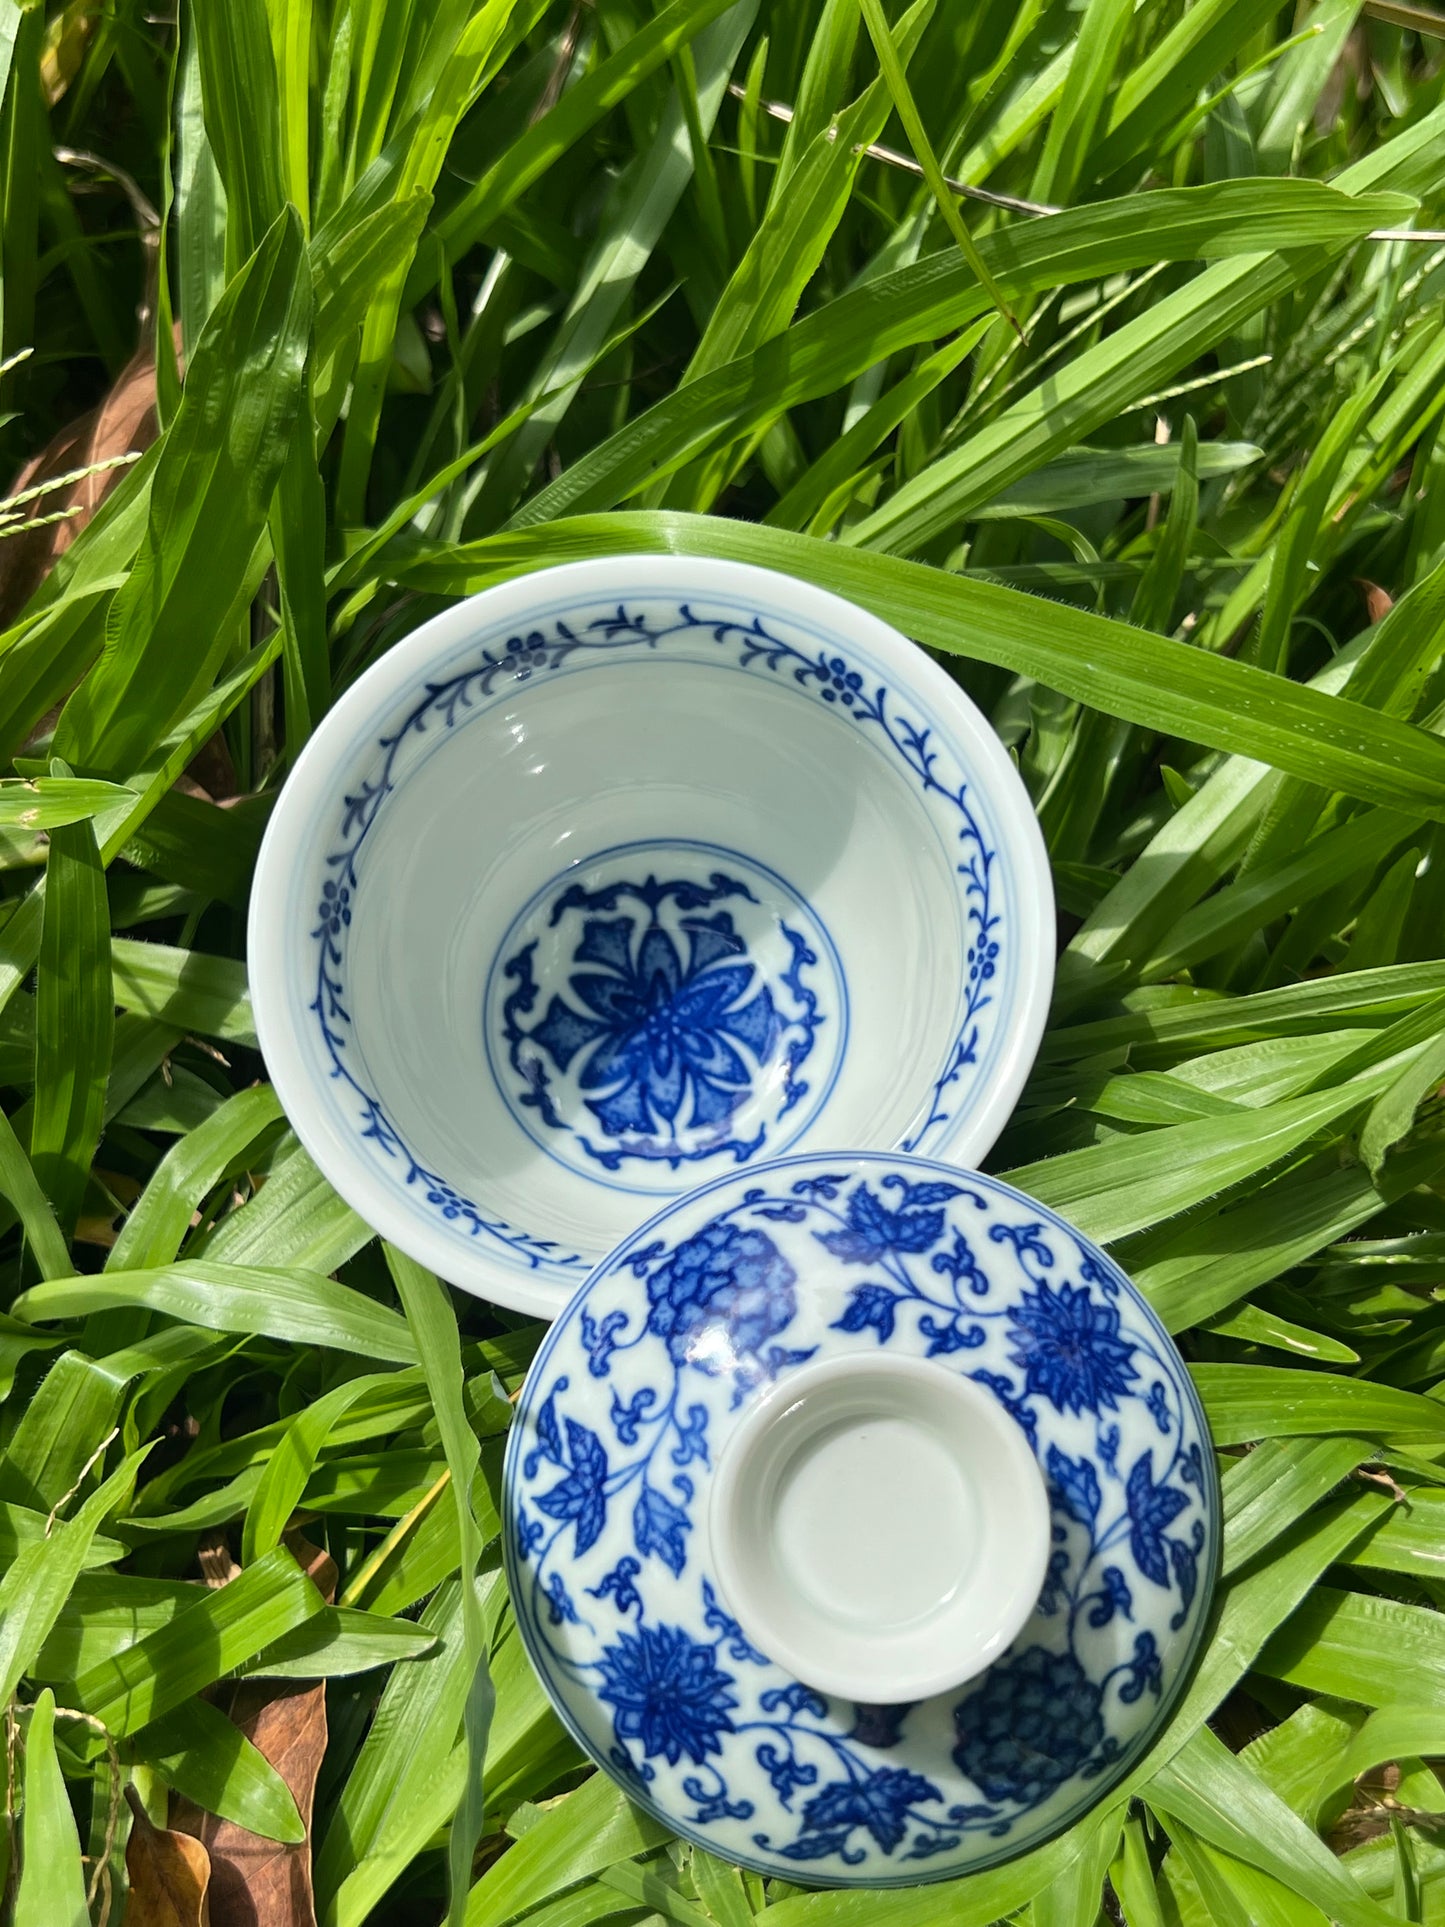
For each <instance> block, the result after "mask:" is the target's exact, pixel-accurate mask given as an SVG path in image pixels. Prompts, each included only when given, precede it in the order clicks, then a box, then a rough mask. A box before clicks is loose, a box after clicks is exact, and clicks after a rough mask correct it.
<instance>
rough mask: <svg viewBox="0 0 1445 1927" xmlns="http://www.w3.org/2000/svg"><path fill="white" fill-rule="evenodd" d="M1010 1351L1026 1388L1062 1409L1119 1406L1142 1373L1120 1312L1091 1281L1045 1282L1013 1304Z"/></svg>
mask: <svg viewBox="0 0 1445 1927" xmlns="http://www.w3.org/2000/svg"><path fill="white" fill-rule="evenodd" d="M1008 1321H1009V1324H1010V1325H1011V1326H1012V1327H1013V1331H1012V1335H1011V1343H1012V1346H1013V1351H1012V1353H1011V1354H1010V1355H1011V1357H1012V1359H1013V1362H1014V1364H1015V1365H1017V1366H1018V1367H1019V1369H1020V1370H1021V1371H1022V1372H1023V1373H1024V1374H1025V1378H1026V1389H1027V1390H1028V1391H1030V1392H1037V1393H1039V1394H1040V1395H1041V1396H1042V1397H1044V1398H1046V1399H1048V1400H1049V1401H1050V1402H1051V1403H1052V1404H1053V1405H1054V1407H1055V1408H1056V1409H1057V1410H1058V1411H1060V1412H1073V1413H1079V1412H1095V1413H1098V1412H1102V1411H1113V1410H1115V1409H1116V1405H1115V1402H1116V1400H1118V1399H1120V1398H1124V1397H1126V1396H1127V1395H1128V1391H1129V1387H1130V1386H1131V1385H1132V1384H1133V1383H1134V1381H1135V1379H1136V1378H1137V1377H1138V1373H1137V1372H1136V1371H1135V1370H1134V1367H1133V1365H1132V1364H1131V1363H1130V1360H1131V1359H1132V1358H1133V1355H1134V1347H1133V1346H1132V1345H1131V1344H1129V1342H1128V1341H1127V1340H1126V1339H1123V1338H1121V1337H1120V1336H1119V1310H1118V1307H1117V1306H1116V1305H1112V1304H1110V1303H1108V1302H1107V1301H1106V1300H1104V1299H1099V1298H1095V1297H1094V1296H1093V1295H1092V1294H1091V1292H1090V1291H1089V1288H1088V1286H1087V1285H1078V1286H1074V1285H1060V1287H1059V1289H1058V1290H1057V1291H1054V1290H1053V1289H1052V1287H1051V1286H1049V1285H1046V1284H1040V1285H1039V1287H1038V1289H1037V1290H1036V1291H1026V1292H1025V1293H1024V1294H1023V1297H1022V1298H1021V1300H1020V1301H1019V1303H1018V1304H1017V1305H1013V1306H1011V1307H1010V1308H1009V1312H1008Z"/></svg>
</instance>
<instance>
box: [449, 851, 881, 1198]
mask: <svg viewBox="0 0 1445 1927" xmlns="http://www.w3.org/2000/svg"><path fill="white" fill-rule="evenodd" d="M486 1005H487V1008H486V1014H485V1018H484V1022H485V1025H486V1036H487V1054H488V1059H489V1062H490V1063H491V1066H492V1073H493V1076H494V1077H495V1078H496V1079H497V1083H498V1086H499V1088H500V1089H501V1092H502V1095H503V1097H504V1098H505V1099H506V1102H507V1105H508V1108H509V1109H510V1111H511V1113H512V1115H513V1116H514V1117H515V1118H516V1120H517V1122H518V1123H519V1124H520V1125H521V1126H522V1128H523V1129H524V1130H525V1131H526V1132H527V1134H528V1135H529V1136H530V1137H532V1138H533V1139H535V1141H536V1142H537V1143H538V1144H540V1145H541V1146H542V1148H543V1149H545V1150H547V1151H548V1152H550V1153H551V1154H552V1155H553V1156H555V1157H558V1158H560V1159H561V1161H562V1162H563V1163H566V1164H568V1165H570V1166H571V1167H572V1168H573V1169H575V1170H579V1171H581V1172H582V1173H583V1174H584V1175H585V1176H587V1177H591V1178H595V1177H597V1176H598V1174H599V1172H607V1173H619V1174H621V1181H622V1182H623V1183H625V1184H627V1185H629V1186H630V1187H632V1188H635V1189H638V1190H654V1191H659V1192H661V1193H664V1194H667V1195H670V1194H671V1193H672V1192H674V1191H675V1190H676V1189H677V1177H676V1173H677V1172H678V1171H679V1170H681V1169H682V1168H684V1167H685V1166H687V1165H692V1164H706V1162H707V1161H708V1160H714V1161H716V1164H717V1165H718V1166H725V1165H726V1164H728V1163H736V1164H742V1163H746V1162H747V1161H748V1160H749V1159H750V1158H754V1157H758V1156H770V1155H775V1154H776V1153H778V1152H780V1151H783V1150H786V1149H787V1147H788V1146H789V1145H790V1144H791V1143H793V1142H795V1141H796V1139H797V1138H798V1136H799V1135H800V1133H801V1132H802V1131H804V1130H806V1129H807V1127H808V1126H809V1125H810V1124H811V1123H812V1121H813V1120H814V1118H816V1117H817V1115H818V1113H819V1111H820V1110H821V1109H822V1107H823V1105H824V1104H825V1103H826V1101H827V1098H828V1094H829V1092H830V1091H831V1089H832V1085H833V1080H834V1078H835V1076H836V1074H837V1070H838V1067H839V1064H840V1063H841V1060H842V1054H843V1049H844V1046H845V1043H846V1039H847V1032H848V999H847V987H846V983H845V980H844V975H843V968H842V965H841V963H840V962H839V960H838V956H837V952H836V951H835V949H834V947H833V943H832V940H831V938H830V937H829V935H828V932H827V930H826V929H825V928H824V926H823V924H822V922H821V921H820V919H819V918H818V917H817V915H816V914H815V913H814V912H813V911H812V910H811V909H810V908H809V906H808V905H807V904H806V903H805V902H804V901H803V899H802V898H801V897H800V896H799V895H798V894H797V892H796V891H794V890H792V889H791V888H790V887H789V886H788V885H787V884H786V883H784V881H783V879H782V878H781V877H779V876H777V875H776V874H775V873H774V872H773V871H771V870H768V869H765V868H764V867H763V866H762V865H760V864H756V863H752V862H749V861H748V859H747V858H745V857H743V856H741V855H739V854H738V853H737V852H736V851H732V850H722V849H717V848H715V847H714V846H712V845H710V844H703V843H688V842H682V841H673V842H666V843H646V844H629V845H626V846H623V847H622V848H619V849H615V850H607V851H604V852H603V853H602V854H601V855H600V856H598V857H595V858H593V859H591V860H590V861H588V862H585V863H581V864H575V865H573V866H572V867H570V868H569V869H568V870H567V871H565V872H564V873H563V875H562V876H561V877H559V878H557V879H556V880H555V881H554V882H552V883H551V884H549V885H548V886H547V887H546V888H545V889H544V890H542V891H540V892H539V893H538V895H537V896H536V897H534V898H533V900H532V902H531V903H530V904H528V905H527V907H526V909H525V910H524V911H523V912H522V914H521V915H520V916H519V917H518V918H517V920H516V921H515V922H514V923H513V925H512V927H511V929H510V930H509V931H508V932H507V935H506V936H505V938H504V939H503V941H502V943H501V945H500V947H499V949H498V953H497V961H496V963H495V964H494V966H493V969H492V973H491V979H490V982H489V983H488V986H487V992H486Z"/></svg>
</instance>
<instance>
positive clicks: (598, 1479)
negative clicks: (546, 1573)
mask: <svg viewBox="0 0 1445 1927" xmlns="http://www.w3.org/2000/svg"><path fill="white" fill-rule="evenodd" d="M560 1383H561V1381H560V1380H559V1381H558V1384H559V1389H560ZM567 1446H568V1451H569V1452H570V1454H571V1459H572V1470H571V1472H570V1473H569V1474H568V1475H567V1477H566V1478H565V1479H563V1480H562V1481H561V1482H560V1484H558V1485H554V1486H553V1487H552V1490H551V1491H550V1492H544V1493H543V1494H542V1495H541V1497H540V1498H539V1499H538V1500H537V1504H538V1506H539V1507H540V1508H541V1510H542V1511H543V1512H545V1513H546V1514H547V1516H548V1518H551V1519H571V1520H572V1521H574V1523H575V1524H576V1527H577V1554H578V1557H579V1558H580V1557H581V1555H582V1554H583V1553H584V1552H587V1551H590V1549H591V1548H592V1547H593V1546H594V1545H596V1543H597V1541H598V1539H599V1538H600V1537H601V1534H602V1528H603V1527H604V1526H605V1525H606V1523H607V1499H606V1495H605V1493H604V1489H603V1488H604V1487H605V1485H606V1482H607V1454H606V1453H605V1452H604V1451H603V1449H602V1442H601V1440H600V1439H599V1438H598V1436H597V1434H596V1433H595V1432H593V1431H590V1430H589V1429H588V1428H587V1426H585V1425H579V1424H578V1422H577V1420H576V1419H575V1418H569V1419H568V1421H567Z"/></svg>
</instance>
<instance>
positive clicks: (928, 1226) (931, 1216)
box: [815, 1184, 943, 1265]
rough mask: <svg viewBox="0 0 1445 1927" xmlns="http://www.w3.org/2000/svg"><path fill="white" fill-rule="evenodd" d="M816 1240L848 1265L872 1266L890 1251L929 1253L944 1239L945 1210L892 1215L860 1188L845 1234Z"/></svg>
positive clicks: (822, 1233)
mask: <svg viewBox="0 0 1445 1927" xmlns="http://www.w3.org/2000/svg"><path fill="white" fill-rule="evenodd" d="M815 1235H816V1237H817V1239H818V1241H819V1243H820V1244H823V1245H826V1247H827V1248H828V1250H829V1251H831V1252H832V1253H833V1255H834V1257H835V1258H841V1259H842V1260H843V1261H844V1263H845V1264H864V1265H866V1264H872V1263H873V1262H874V1261H875V1260H876V1259H878V1258H881V1257H883V1256H884V1255H885V1254H886V1253H887V1252H890V1251H901V1252H905V1253H908V1252H919V1251H927V1250H928V1249H929V1248H930V1247H931V1246H933V1245H936V1244H937V1243H938V1240H939V1238H940V1237H941V1236H942V1235H943V1213H942V1211H941V1210H927V1211H909V1210H901V1211H890V1210H889V1209H888V1207H887V1205H885V1204H883V1203H882V1202H881V1201H880V1200H879V1199H877V1198H875V1197H874V1195H873V1193H872V1192H871V1191H870V1190H869V1189H868V1187H867V1185H866V1184H860V1185H859V1186H858V1188H857V1189H856V1190H855V1191H854V1192H853V1193H852V1195H851V1196H850V1198H849V1199H848V1224H847V1229H846V1230H842V1231H819V1232H817V1233H816V1234H815Z"/></svg>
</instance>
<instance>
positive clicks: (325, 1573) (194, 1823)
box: [171, 1532, 336, 1927]
mask: <svg viewBox="0 0 1445 1927" xmlns="http://www.w3.org/2000/svg"><path fill="white" fill-rule="evenodd" d="M286 1545H287V1548H288V1550H289V1551H290V1553H291V1555H292V1557H293V1558H294V1559H295V1561H296V1563H297V1565H299V1566H300V1567H301V1569H302V1571H303V1572H305V1573H306V1575H307V1577H308V1578H309V1579H310V1580H311V1582H312V1583H313V1585H315V1586H316V1587H317V1589H318V1590H319V1591H320V1593H321V1594H322V1596H323V1597H324V1598H325V1599H327V1600H333V1599H335V1597H336V1564H335V1561H334V1560H333V1559H332V1558H331V1555H330V1554H329V1553H327V1552H325V1551H323V1550H322V1548H321V1547H320V1546H314V1545H312V1544H311V1542H310V1541H309V1540H307V1539H304V1538H302V1536H301V1534H300V1533H299V1532H288V1533H287V1535H286ZM206 1550H207V1552H208V1553H210V1554H211V1567H210V1570H208V1580H209V1579H210V1571H215V1572H216V1573H217V1574H219V1573H220V1571H221V1570H222V1567H221V1552H220V1550H218V1548H217V1547H216V1546H215V1544H214V1543H212V1544H211V1545H209V1546H208V1547H207V1548H206ZM224 1557H225V1559H226V1560H227V1561H229V1558H230V1554H229V1551H225V1552H224ZM237 1571H239V1568H238V1567H232V1568H231V1570H230V1571H229V1572H227V1573H226V1577H225V1578H223V1579H220V1580H219V1583H221V1584H225V1583H226V1579H229V1578H232V1577H234V1576H235V1573H236V1572H237ZM210 1583H216V1581H214V1580H212V1581H210ZM216 1704H217V1705H218V1706H219V1707H220V1709H221V1711H222V1712H224V1713H226V1714H227V1715H228V1716H229V1717H230V1719H231V1721H232V1723H233V1724H234V1725H236V1726H238V1727H239V1728H240V1730H241V1731H242V1733H244V1734H245V1736H246V1738H247V1739H248V1740H250V1742H251V1744H252V1745H253V1746H255V1747H256V1748H257V1749H258V1750H259V1751H260V1752H262V1753H263V1754H264V1755H265V1756H266V1758H267V1759H268V1760H269V1761H270V1762H271V1764H272V1766H274V1767H275V1769H276V1771H277V1772H278V1773H279V1774H280V1775H281V1778H282V1779H283V1780H284V1781H285V1782H286V1784H287V1786H288V1787H290V1789H291V1795H292V1798H293V1799H294V1800H295V1802H296V1810H297V1812H298V1813H299V1814H300V1815H301V1822H302V1825H303V1826H304V1827H305V1828H306V1838H305V1839H304V1840H302V1841H299V1842H297V1843H296V1844H295V1845H294V1846H291V1845H286V1844H284V1843H283V1842H280V1841H276V1840H266V1839H263V1838H262V1836H261V1835H260V1834H256V1833H251V1832H249V1831H248V1829H247V1828H245V1827H241V1826H237V1825H236V1824H235V1822H234V1821H231V1820H222V1819H220V1818H219V1817H218V1816H217V1815H216V1814H214V1813H206V1812H204V1811H203V1810H202V1809H201V1808H200V1807H198V1806H195V1805H193V1804H192V1802H190V1801H189V1800H184V1799H181V1798H174V1799H173V1800H172V1802H171V1822H172V1824H173V1825H174V1826H176V1827H179V1828H181V1829H183V1830H184V1831H185V1832H186V1833H188V1834H193V1835H195V1837H196V1838H197V1839H198V1840H200V1841H202V1842H204V1844H205V1847H206V1849H207V1850H208V1852H209V1854H210V1860H211V1890H210V1906H211V1912H210V1927H316V1903H315V1895H314V1892H313V1888H312V1881H311V1808H312V1803H313V1801H314V1799H315V1795H316V1776H317V1774H318V1773H319V1772H320V1770H321V1761H322V1758H323V1756H324V1755H325V1752H326V1688H325V1685H324V1684H320V1683H318V1684H317V1685H314V1686H308V1685H306V1684H305V1683H304V1682H302V1683H298V1684H294V1685H293V1684H292V1683H291V1682H290V1681H288V1680H265V1679H256V1680H241V1681H240V1682H239V1683H238V1684H237V1685H235V1686H233V1687H232V1688H230V1689H229V1693H226V1692H224V1691H223V1692H222V1693H220V1694H218V1695H217V1698H216Z"/></svg>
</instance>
